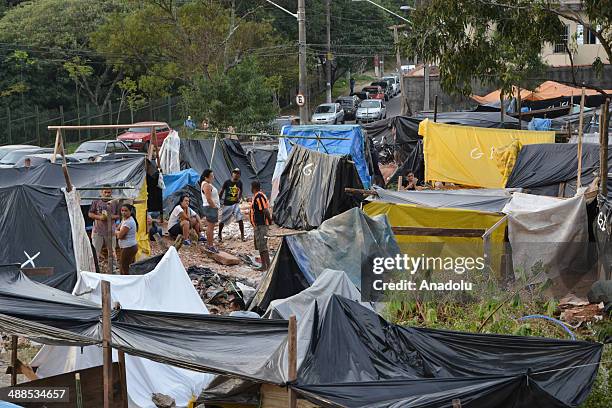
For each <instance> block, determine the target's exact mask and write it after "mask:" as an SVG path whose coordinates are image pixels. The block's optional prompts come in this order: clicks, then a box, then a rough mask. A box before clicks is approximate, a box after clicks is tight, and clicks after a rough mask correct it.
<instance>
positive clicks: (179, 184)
mask: <svg viewBox="0 0 612 408" xmlns="http://www.w3.org/2000/svg"><path fill="white" fill-rule="evenodd" d="M199 181H200V175H199V174H198V172H197V171H195V170H193V169H185V170H181V171H179V172H178V173H172V174H164V184H165V185H166V188H165V189H164V192H163V199H164V200H165V199H166V197H168V196H170V195H171V194H172V193H174V192H175V191H178V190H180V189H181V188H183V187H185V186H187V185H197V184H198V182H199Z"/></svg>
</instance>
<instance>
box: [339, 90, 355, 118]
mask: <svg viewBox="0 0 612 408" xmlns="http://www.w3.org/2000/svg"><path fill="white" fill-rule="evenodd" d="M336 103H339V104H340V106H342V110H344V119H345V120H346V119H355V113H357V107H358V106H359V103H361V99H359V98H358V97H356V96H355V95H353V96H341V97H339V98H338V99H336Z"/></svg>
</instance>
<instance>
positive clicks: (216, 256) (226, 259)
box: [204, 250, 240, 266]
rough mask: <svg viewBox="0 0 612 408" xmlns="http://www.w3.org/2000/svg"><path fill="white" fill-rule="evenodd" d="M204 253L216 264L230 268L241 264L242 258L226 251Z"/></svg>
mask: <svg viewBox="0 0 612 408" xmlns="http://www.w3.org/2000/svg"><path fill="white" fill-rule="evenodd" d="M204 252H205V253H206V254H208V256H209V257H210V258H212V259H213V260H214V261H215V262H217V263H220V264H221V265H226V266H230V265H239V264H240V258H238V257H237V256H234V255H232V254H229V253H227V252H225V251H219V252H218V253H214V252H208V251H206V250H204Z"/></svg>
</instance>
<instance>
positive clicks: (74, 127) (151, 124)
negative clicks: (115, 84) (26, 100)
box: [47, 122, 166, 130]
mask: <svg viewBox="0 0 612 408" xmlns="http://www.w3.org/2000/svg"><path fill="white" fill-rule="evenodd" d="M156 126H166V124H165V123H162V122H147V124H145V125H142V124H141V125H136V124H133V123H132V124H129V125H127V124H126V125H70V126H69V125H66V126H58V125H52V126H47V129H48V130H60V129H63V130H87V129H127V128H131V127H156Z"/></svg>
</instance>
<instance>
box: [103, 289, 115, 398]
mask: <svg viewBox="0 0 612 408" xmlns="http://www.w3.org/2000/svg"><path fill="white" fill-rule="evenodd" d="M110 315H111V294H110V282H108V281H104V280H103V281H102V352H103V354H102V363H103V364H102V376H103V382H104V408H111V407H112V406H113V349H112V348H111V346H110V341H111V318H110Z"/></svg>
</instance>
